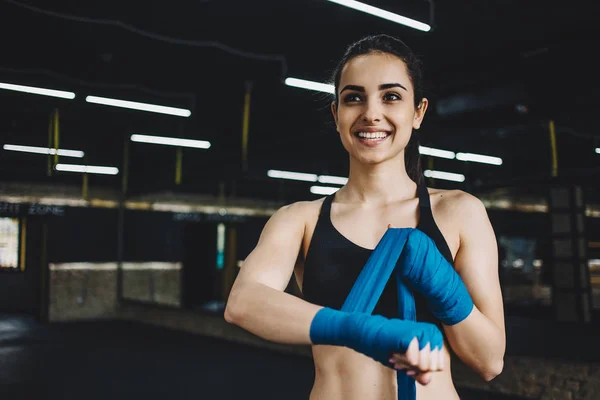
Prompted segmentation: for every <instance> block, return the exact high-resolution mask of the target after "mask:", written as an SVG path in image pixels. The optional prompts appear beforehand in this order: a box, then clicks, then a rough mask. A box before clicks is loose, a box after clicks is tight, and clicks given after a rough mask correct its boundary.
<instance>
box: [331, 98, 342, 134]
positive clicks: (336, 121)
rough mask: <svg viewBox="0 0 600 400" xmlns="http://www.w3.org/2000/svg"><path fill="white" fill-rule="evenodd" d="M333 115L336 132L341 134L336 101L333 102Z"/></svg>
mask: <svg viewBox="0 0 600 400" xmlns="http://www.w3.org/2000/svg"><path fill="white" fill-rule="evenodd" d="M331 113H332V114H333V120H334V121H335V130H336V131H338V132H339V131H340V128H339V126H338V116H337V106H336V104H335V101H332V102H331Z"/></svg>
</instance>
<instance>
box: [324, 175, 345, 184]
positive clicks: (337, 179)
mask: <svg viewBox="0 0 600 400" xmlns="http://www.w3.org/2000/svg"><path fill="white" fill-rule="evenodd" d="M318 181H319V182H320V183H330V184H333V185H345V184H346V183H348V178H344V177H343V176H329V175H320V176H319V178H318Z"/></svg>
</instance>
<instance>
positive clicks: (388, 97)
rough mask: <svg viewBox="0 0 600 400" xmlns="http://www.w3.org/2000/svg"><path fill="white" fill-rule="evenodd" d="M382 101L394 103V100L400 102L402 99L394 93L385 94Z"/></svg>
mask: <svg viewBox="0 0 600 400" xmlns="http://www.w3.org/2000/svg"><path fill="white" fill-rule="evenodd" d="M383 99H384V100H385V101H394V100H401V99H402V97H400V96H399V95H397V94H396V93H386V94H385V95H384V96H383Z"/></svg>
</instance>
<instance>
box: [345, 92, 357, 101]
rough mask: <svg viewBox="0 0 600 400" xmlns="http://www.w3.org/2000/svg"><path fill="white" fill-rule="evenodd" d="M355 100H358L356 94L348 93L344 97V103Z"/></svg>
mask: <svg viewBox="0 0 600 400" xmlns="http://www.w3.org/2000/svg"><path fill="white" fill-rule="evenodd" d="M357 101H360V96H359V95H357V94H349V95H347V96H346V97H344V102H345V103H355V102H357Z"/></svg>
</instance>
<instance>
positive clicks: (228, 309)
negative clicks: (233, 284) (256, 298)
mask: <svg viewBox="0 0 600 400" xmlns="http://www.w3.org/2000/svg"><path fill="white" fill-rule="evenodd" d="M238 292H239V290H232V291H231V293H230V295H229V298H228V299H227V305H226V306H225V313H224V317H225V321H227V322H228V323H230V324H233V325H240V321H241V320H242V318H243V316H244V314H245V311H244V307H243V305H244V301H243V299H241V298H240V297H241V296H240V293H238Z"/></svg>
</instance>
